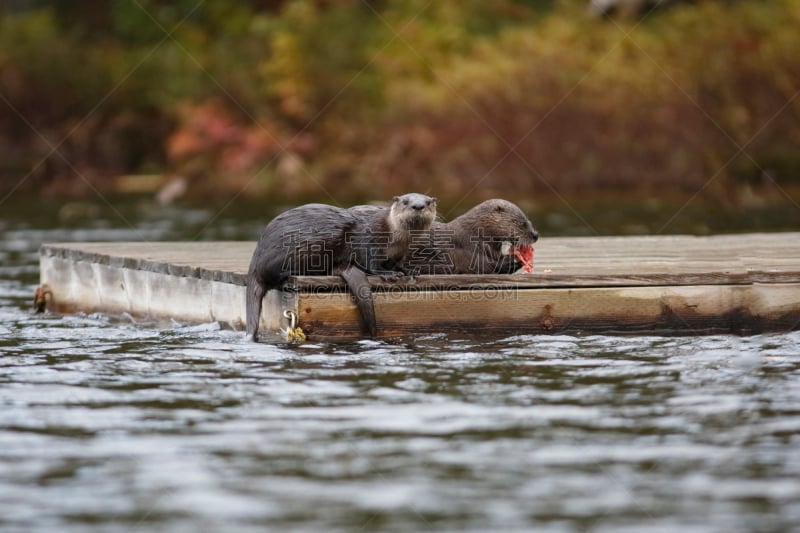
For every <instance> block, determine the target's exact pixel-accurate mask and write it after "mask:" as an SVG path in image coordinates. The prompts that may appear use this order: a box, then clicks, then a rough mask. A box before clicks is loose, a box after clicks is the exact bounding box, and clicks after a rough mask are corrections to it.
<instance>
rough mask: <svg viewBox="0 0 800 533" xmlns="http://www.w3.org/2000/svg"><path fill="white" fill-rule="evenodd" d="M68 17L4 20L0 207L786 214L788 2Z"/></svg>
mask: <svg viewBox="0 0 800 533" xmlns="http://www.w3.org/2000/svg"><path fill="white" fill-rule="evenodd" d="M71 4H73V3H66V2H63V3H60V2H47V1H38V2H37V1H29V2H15V3H14V5H15V6H16V8H15V9H11V8H10V7H4V5H6V4H4V3H0V16H2V18H0V95H1V96H2V98H0V108H4V109H3V112H2V113H0V152H2V154H3V158H2V161H0V195H3V196H7V195H8V194H9V193H10V192H12V191H14V192H16V191H20V192H25V193H32V194H37V195H40V196H43V197H47V196H50V197H82V196H84V197H85V196H88V195H92V194H95V193H97V192H103V193H109V194H115V193H124V192H135V193H152V194H157V195H158V197H159V199H160V200H161V201H162V202H163V203H169V202H170V201H172V200H174V199H176V198H178V197H182V196H187V197H195V198H203V197H206V198H213V197H214V196H217V195H220V194H225V195H235V196H237V197H238V196H241V197H243V198H250V199H259V198H270V199H273V201H276V202H290V203H291V202H300V201H303V200H308V199H319V200H322V201H326V199H327V198H335V199H336V201H338V202H349V203H357V202H360V201H363V200H365V199H366V200H373V199H375V198H390V197H391V196H393V195H395V194H400V193H403V192H407V191H420V192H432V193H434V194H435V195H436V196H439V197H440V198H442V199H446V200H448V201H450V202H451V203H457V202H458V201H459V200H462V199H464V198H470V199H473V198H474V199H475V200H480V199H483V198H486V197H490V196H503V197H505V198H509V199H511V200H514V199H515V198H516V199H525V198H527V199H531V198H556V199H558V198H561V197H564V198H576V197H581V196H587V195H588V196H591V195H605V196H612V197H613V195H615V194H617V192H618V191H625V194H626V195H630V196H634V197H635V196H637V195H639V196H640V197H642V198H650V197H660V196H664V195H666V196H677V197H692V195H695V194H696V193H698V191H699V195H700V196H701V197H703V198H704V199H712V200H713V201H715V202H717V203H720V204H725V205H728V204H729V205H746V204H748V203H756V204H766V205H769V204H771V203H773V202H775V203H781V202H783V203H787V202H788V203H794V205H795V206H796V205H797V200H795V198H797V191H798V189H799V188H800V96H798V90H800V55H799V54H798V53H797V51H798V50H800V32H798V31H797V28H798V27H800V0H772V1H770V2H761V1H758V0H739V1H736V2H726V1H721V0H720V1H716V0H698V1H695V2H677V3H675V4H674V5H670V6H669V7H667V8H663V9H658V10H652V11H649V10H644V11H642V12H639V13H636V14H635V15H629V16H606V17H600V16H596V15H591V14H590V12H589V11H588V10H587V2H586V1H583V0H573V1H571V0H563V1H557V0H498V1H496V2H485V1H484V0H437V1H436V2H428V1H424V0H407V1H403V2H388V1H381V0H372V1H366V0H327V1H325V0H316V1H312V0H285V1H280V0H273V1H266V2H264V1H242V2H205V3H201V4H200V5H198V4H197V2H194V1H188V0H178V1H175V2H161V1H158V0H139V1H138V2H128V1H121V2H101V1H99V0H91V1H87V2H81V3H80V7H78V4H75V5H74V6H72V5H71ZM9 5H10V4H9ZM20 6H22V7H20ZM329 203H330V202H329ZM523 203H524V202H523Z"/></svg>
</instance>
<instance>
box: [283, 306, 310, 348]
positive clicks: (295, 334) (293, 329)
mask: <svg viewBox="0 0 800 533" xmlns="http://www.w3.org/2000/svg"><path fill="white" fill-rule="evenodd" d="M283 317H284V318H286V319H288V320H289V327H288V328H286V330H285V331H284V332H283V333H284V334H285V335H286V342H289V343H293V344H300V343H301V342H305V340H306V334H305V333H304V332H303V328H301V327H299V326H297V313H295V312H294V311H290V310H289V309H286V310H284V311H283Z"/></svg>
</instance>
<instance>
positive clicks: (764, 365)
mask: <svg viewBox="0 0 800 533" xmlns="http://www.w3.org/2000/svg"><path fill="white" fill-rule="evenodd" d="M129 219H130V220H136V224H137V227H136V228H134V229H130V228H128V229H126V228H119V227H118V225H116V226H115V225H114V224H111V223H105V222H102V221H101V222H99V223H98V224H97V225H90V226H89V227H75V228H71V229H56V230H49V229H44V228H42V227H39V228H38V229H37V227H34V226H35V225H31V224H30V223H29V222H20V223H19V224H16V223H14V222H13V220H11V221H9V220H6V221H5V224H6V228H5V229H6V230H5V231H4V233H3V234H2V242H0V253H2V254H3V257H4V260H3V263H2V271H0V352H2V357H1V358H0V469H1V470H0V471H2V472H3V474H2V476H0V526H1V527H0V528H2V529H3V530H9V531H16V530H18V531H59V530H80V531H131V530H133V531H152V530H157V531H196V530H210V531H216V530H226V531H227V530H237V531H238V530H241V531H248V530H253V531H263V530H265V529H267V530H277V531H283V530H292V531H358V530H367V531H407V530H413V531H419V530H447V531H500V530H502V531H515V530H516V531H532V530H536V531H539V530H542V531H549V530H551V531H584V530H591V531H625V530H630V531H642V530H661V531H674V530H677V529H679V528H685V529H690V530H692V531H790V530H792V529H793V528H795V527H796V524H798V523H800V483H799V482H798V481H797V480H798V479H800V454H798V452H797V450H798V449H800V353H799V352H800V333H798V332H794V333H783V334H770V335H760V336H754V337H734V336H724V335H721V336H708V337H681V338H665V337H643V336H631V337H605V336H583V337H581V336H556V335H553V336H527V335H526V336H512V337H508V338H504V339H486V338H476V337H468V336H464V335H463V334H462V333H452V334H447V333H443V334H439V335H426V336H419V337H414V338H404V339H397V340H394V341H391V342H384V341H381V342H376V341H361V342H349V343H339V344H313V343H309V344H305V345H302V346H299V347H289V346H283V345H270V344H253V343H250V342H247V341H245V339H244V334H243V333H241V332H236V331H230V330H226V329H223V328H221V327H220V326H219V325H218V324H215V323H212V324H201V325H182V324H177V323H148V322H146V321H141V320H138V319H133V318H131V317H108V316H105V315H99V314H95V315H70V316H56V315H33V314H31V313H30V311H29V307H30V296H31V294H32V290H33V286H34V285H35V283H36V278H37V276H38V268H37V261H38V256H37V252H36V250H37V248H38V241H40V240H42V241H44V240H47V241H54V240H75V239H97V240H104V239H123V238H124V239H135V238H136V235H140V234H145V235H147V236H148V238H149V239H152V240H164V239H172V238H191V237H192V236H194V235H196V234H198V232H201V230H202V226H203V225H204V224H205V223H206V222H205V217H203V216H200V215H197V214H196V213H195V214H192V213H189V214H188V215H187V216H186V218H185V219H182V218H181V217H180V211H177V212H176V219H175V222H173V223H169V224H167V223H163V222H158V221H154V220H152V219H148V217H147V216H139V217H137V216H136V213H133V214H129ZM241 225H242V226H245V227H246V226H248V225H249V226H251V227H256V226H257V225H258V223H257V222H256V221H250V222H243V223H242V224H241ZM225 226H226V223H224V222H223V223H221V224H220V225H219V226H217V229H214V230H213V231H212V232H211V233H212V234H213V238H218V236H220V235H228V234H231V235H234V234H236V233H237V232H238V231H243V230H240V229H236V227H235V226H236V224H234V223H233V222H231V223H230V224H228V226H229V227H228V229H219V228H220V227H222V228H224V227H225ZM203 235H205V234H203Z"/></svg>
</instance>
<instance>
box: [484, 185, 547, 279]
mask: <svg viewBox="0 0 800 533" xmlns="http://www.w3.org/2000/svg"><path fill="white" fill-rule="evenodd" d="M478 208H480V212H481V214H482V215H483V216H482V217H481V218H482V223H483V224H484V226H483V231H484V232H485V234H486V236H487V237H489V238H488V240H487V242H485V245H486V246H488V247H489V249H490V253H491V255H492V256H493V257H495V258H497V259H498V260H499V259H503V258H508V259H511V260H512V261H513V264H514V265H515V266H516V268H517V269H518V268H522V269H524V270H525V272H533V243H535V242H536V241H537V240H539V233H538V232H537V231H536V229H535V228H534V227H533V224H532V223H531V221H530V220H529V219H528V217H527V216H526V215H525V213H524V212H523V211H522V209H520V208H519V207H517V206H516V205H515V204H513V203H511V202H509V201H506V200H500V199H494V200H487V201H486V202H483V203H482V204H480V205H478ZM476 209H477V208H476Z"/></svg>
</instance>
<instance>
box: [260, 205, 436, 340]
mask: <svg viewBox="0 0 800 533" xmlns="http://www.w3.org/2000/svg"><path fill="white" fill-rule="evenodd" d="M435 218H436V199H435V198H432V197H430V196H426V195H424V194H418V193H409V194H404V195H402V196H395V197H394V199H393V202H392V204H391V206H389V207H367V206H359V207H354V208H350V209H344V208H341V207H335V206H331V205H325V204H307V205H302V206H299V207H296V208H294V209H290V210H288V211H285V212H283V213H281V214H280V215H278V216H277V217H275V218H274V219H273V220H272V221H270V222H269V224H267V226H266V227H265V228H264V230H263V231H262V233H261V236H260V238H259V241H258V244H257V245H256V249H255V250H254V251H253V257H252V259H251V261H250V267H249V269H248V273H247V291H246V300H247V302H246V309H245V314H246V317H247V335H248V336H249V337H250V338H251V339H252V340H254V341H257V340H258V327H259V320H260V318H261V306H262V302H263V299H264V296H265V295H266V293H267V291H269V290H270V289H277V288H280V287H281V286H282V285H283V284H284V283H285V282H286V280H287V279H288V278H289V276H300V275H302V276H331V275H339V276H341V277H342V278H343V279H344V280H345V282H346V283H347V285H348V287H349V288H350V291H351V292H352V294H353V297H354V298H355V300H356V304H357V305H358V308H359V311H360V312H361V317H362V326H363V328H364V329H365V330H366V331H367V332H368V333H369V334H370V335H371V336H372V337H375V336H376V335H377V325H376V321H375V310H374V305H373V301H372V294H371V292H370V286H369V282H368V280H367V274H377V275H379V276H381V277H382V278H384V279H397V278H398V277H399V276H402V275H403V274H404V272H403V271H402V265H403V262H404V260H405V258H406V254H407V252H408V250H409V246H410V243H411V238H412V234H413V233H414V232H418V231H426V230H428V229H429V228H430V226H431V224H432V223H433V221H434V219H435Z"/></svg>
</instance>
